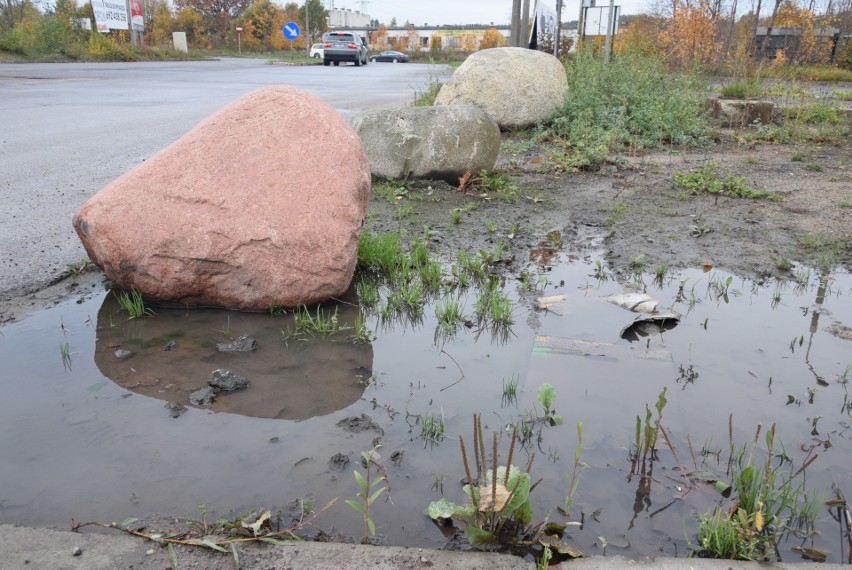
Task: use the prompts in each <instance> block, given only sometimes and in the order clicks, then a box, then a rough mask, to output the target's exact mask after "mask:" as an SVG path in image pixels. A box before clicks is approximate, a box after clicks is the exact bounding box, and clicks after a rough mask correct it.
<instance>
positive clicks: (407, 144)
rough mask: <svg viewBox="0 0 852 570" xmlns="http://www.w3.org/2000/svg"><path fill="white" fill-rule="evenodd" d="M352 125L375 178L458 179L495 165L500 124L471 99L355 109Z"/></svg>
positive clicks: (452, 180)
mask: <svg viewBox="0 0 852 570" xmlns="http://www.w3.org/2000/svg"><path fill="white" fill-rule="evenodd" d="M351 124H352V127H353V128H354V129H355V132H357V133H358V136H360V137H361V142H362V143H363V144H364V149H365V150H366V151H367V158H368V159H369V161H370V171H371V173H372V174H373V175H374V176H378V177H380V178H390V179H394V178H408V177H411V178H436V179H441V180H447V181H450V182H453V183H455V182H457V181H458V178H459V177H460V176H463V175H464V174H465V173H466V172H474V173H475V172H478V171H480V170H483V169H486V170H490V169H492V168H494V164H495V163H496V162H497V155H498V154H499V152H500V127H498V126H497V123H496V122H495V121H494V119H492V118H491V117H490V116H488V114H486V113H485V112H484V111H482V110H481V109H479V108H478V107H473V106H470V105H464V106H461V105H459V106H452V107H406V108H402V109H395V110H392V111H379V112H375V113H367V114H364V115H358V116H356V117H354V118H353V119H352V120H351Z"/></svg>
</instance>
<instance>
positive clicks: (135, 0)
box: [130, 0, 145, 32]
mask: <svg viewBox="0 0 852 570" xmlns="http://www.w3.org/2000/svg"><path fill="white" fill-rule="evenodd" d="M130 25H131V27H132V28H133V31H134V32H144V31H145V18H144V17H143V16H142V4H141V3H140V2H139V0H130Z"/></svg>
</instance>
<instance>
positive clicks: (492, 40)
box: [479, 28, 506, 49]
mask: <svg viewBox="0 0 852 570" xmlns="http://www.w3.org/2000/svg"><path fill="white" fill-rule="evenodd" d="M505 45H506V38H504V37H503V34H501V33H500V32H498V31H497V30H496V29H495V28H488V29H487V30H485V33H484V34H483V35H482V42H480V44H479V48H480V49H489V48H496V47H503V46H505Z"/></svg>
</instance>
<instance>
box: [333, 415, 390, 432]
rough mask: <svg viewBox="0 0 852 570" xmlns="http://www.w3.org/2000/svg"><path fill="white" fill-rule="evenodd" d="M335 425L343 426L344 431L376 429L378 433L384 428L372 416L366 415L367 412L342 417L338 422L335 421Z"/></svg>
mask: <svg viewBox="0 0 852 570" xmlns="http://www.w3.org/2000/svg"><path fill="white" fill-rule="evenodd" d="M336 425H337V427H339V428H343V429H344V430H346V431H350V432H354V433H360V432H362V431H377V432H380V433H382V434H383V433H384V432H385V430H383V429H382V427H381V426H380V425H379V424H377V423H376V422H374V421H373V418H371V417H370V416H368V415H367V414H361V416H360V417H359V416H352V417H349V418H343V419H342V420H340V421H339V422H337V424H336Z"/></svg>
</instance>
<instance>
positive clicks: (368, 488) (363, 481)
mask: <svg viewBox="0 0 852 570" xmlns="http://www.w3.org/2000/svg"><path fill="white" fill-rule="evenodd" d="M378 448H379V446H376V447H374V448H373V450H372V451H362V452H361V458H362V465H363V466H364V472H365V473H366V477H365V476H364V475H362V474H361V472H360V471H358V470H357V469H355V470H354V471H353V473H354V475H355V480H356V481H357V482H358V489H359V491H358V494H357V497H358V500H353V499H347V500H346V501H345V502H346V504H347V505H349V506H350V507H352V508H353V509H355V510H356V511H358V512H359V513H361V516H362V517H363V519H364V536H363V538H362V539H361V543H362V544H368V543H369V542H370V537H371V536H376V523H374V522H373V519H372V518H371V516H370V509H371V507H372V506H373V503H375V502H376V499H378V498H379V497H380V496H381V495H382V493H385V492H387V493H390V490H389V489H390V488H389V486H388V485H387V483H386V481H387V477H386V476H385V475H384V472H385V471H384V468H383V467H382V466H381V465H379V464H378V463H377V462H376V460H375V458H376V457H377V456H378V453H377V449H378ZM374 467H375V470H376V475H378V476H377V477H376V478H375V479H373V468H374ZM380 473H381V475H379V474H380ZM382 483H385V485H384V486H383V487H381V488H379V489H378V490H375V491H374V490H373V488H374V487H375V486H376V485H381V484H382Z"/></svg>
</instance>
